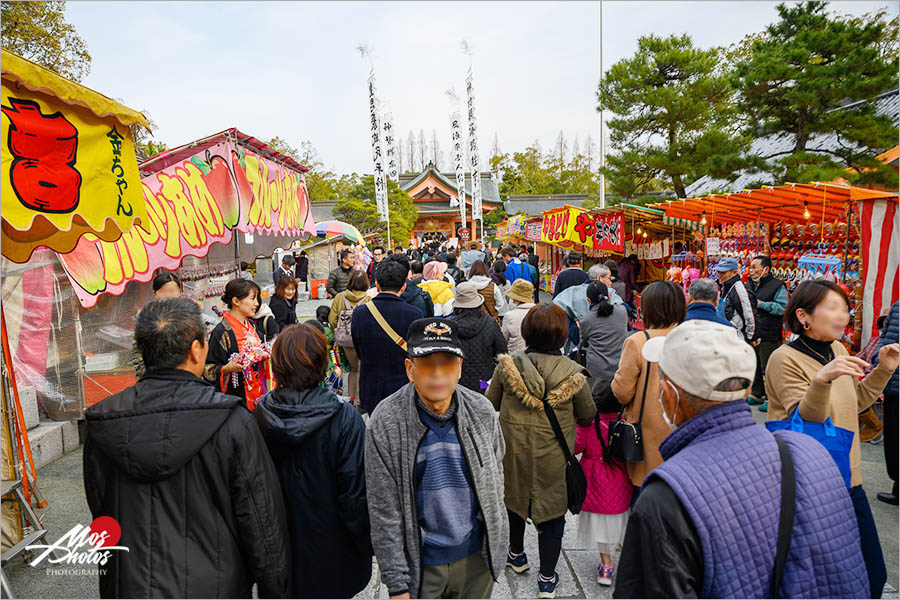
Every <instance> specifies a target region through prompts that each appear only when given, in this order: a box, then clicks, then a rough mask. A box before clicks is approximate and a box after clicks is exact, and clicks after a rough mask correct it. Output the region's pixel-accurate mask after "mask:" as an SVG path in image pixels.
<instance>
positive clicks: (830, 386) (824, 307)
mask: <svg viewBox="0 0 900 600" xmlns="http://www.w3.org/2000/svg"><path fill="white" fill-rule="evenodd" d="M784 321H785V325H786V326H787V328H788V329H789V330H790V331H791V332H793V333H795V334H797V339H795V340H794V341H792V342H791V343H789V344H785V345H783V346H781V347H780V348H778V350H776V351H775V352H773V353H772V356H771V357H770V358H769V363H768V365H767V367H766V380H765V381H766V396H767V397H768V398H769V412H768V419H769V420H770V421H780V420H786V419H788V418H789V417H790V416H791V414H793V412H794V409H796V410H798V411H799V412H800V417H801V418H803V420H804V421H815V422H819V423H821V422H823V421H825V419H826V417H831V421H832V423H834V425H835V426H836V427H843V428H844V429H849V430H850V431H852V432H853V433H854V437H853V445H852V446H851V448H850V499H851V500H852V501H853V508H854V509H855V511H856V520H857V523H858V525H859V535H860V544H861V546H862V553H863V558H864V559H865V561H866V568H867V570H868V574H869V585H870V587H871V592H872V597H873V598H880V597H881V591H882V589H883V588H884V583H885V581H886V580H887V571H886V569H885V566H884V556H883V555H882V552H881V544H880V542H879V540H878V532H877V530H876V529H875V521H874V519H873V518H872V510H871V508H870V507H869V501H868V499H867V498H866V493H865V492H864V491H863V487H862V473H861V470H860V467H861V464H862V458H861V453H860V448H859V420H858V418H857V415H858V414H859V413H860V412H862V411H864V410H866V409H867V408H869V407H870V406H871V405H872V404H874V402H875V400H876V399H877V398H878V396H880V395H881V392H882V390H884V386H885V385H887V382H888V380H889V379H890V378H891V375H892V374H893V372H894V370H896V369H897V364H898V354H900V352H898V346H897V344H888V345H886V346H884V347H883V348H882V349H881V351H880V352H879V353H878V366H877V367H876V368H875V369H873V370H872V372H871V373H869V374H868V375H867V376H866V377H865V378H862V377H863V373H864V369H866V368H868V367H869V364H868V363H866V361H864V360H863V359H861V358H858V357H856V356H849V354H848V353H847V349H846V348H844V346H843V344H841V343H840V342H839V341H838V340H840V339H841V337H843V334H844V328H845V327H847V324H848V323H849V322H850V303H849V301H848V299H847V294H846V293H845V292H844V290H843V289H841V288H840V287H839V286H838V285H836V284H834V283H832V282H830V281H804V282H803V283H801V284H800V285H798V286H797V289H795V290H794V291H793V293H791V297H790V299H789V300H788V304H787V308H786V309H785V311H784ZM860 378H862V381H860Z"/></svg>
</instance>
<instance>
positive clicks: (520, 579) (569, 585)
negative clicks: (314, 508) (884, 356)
mask: <svg viewBox="0 0 900 600" xmlns="http://www.w3.org/2000/svg"><path fill="white" fill-rule="evenodd" d="M754 414H755V415H756V416H757V418H758V419H759V420H760V421H761V420H762V414H761V413H759V412H757V411H755V410H754ZM82 447H83V446H82ZM82 447H79V449H78V450H76V451H74V452H70V453H69V454H67V455H65V456H63V457H62V458H61V459H59V460H57V461H55V462H53V463H50V464H48V465H46V466H44V467H43V468H42V469H41V470H40V471H39V472H38V483H39V485H40V488H41V491H42V492H43V494H44V496H45V498H46V499H47V500H48V501H49V504H48V506H47V508H46V509H44V510H43V511H40V514H41V519H42V521H43V523H44V526H45V527H47V528H48V530H49V539H50V540H56V539H57V538H59V537H60V536H61V535H63V534H64V533H65V532H66V531H68V530H69V529H70V528H72V527H73V526H74V525H75V524H78V523H83V524H88V523H90V522H91V515H90V511H89V510H88V506H87V501H86V500H85V497H84V488H83V484H82V460H81V452H82ZM862 455H863V456H862V458H863V480H864V481H865V482H866V491H867V492H868V495H869V501H870V503H871V504H872V512H873V513H874V515H875V521H876V523H877V524H878V531H879V535H880V537H881V544H882V548H883V549H884V554H885V561H886V563H887V566H888V586H889V587H888V588H886V589H887V590H888V593H887V594H886V595H885V597H888V598H898V595H897V593H896V589H897V588H898V557H900V552H898V518H897V517H898V511H897V508H896V507H893V506H888V505H886V504H883V503H881V502H878V501H877V500H876V499H875V493H876V492H879V491H883V490H888V489H889V488H890V486H889V480H888V478H887V474H886V473H885V469H884V455H883V449H882V447H881V446H872V445H870V444H863V447H862ZM748 460H752V457H748ZM525 550H526V552H527V553H528V556H529V559H530V561H531V565H532V567H531V570H530V571H529V572H528V573H527V574H524V575H515V574H513V573H512V572H510V571H508V570H507V572H506V573H505V574H504V575H503V577H501V578H500V581H499V583H498V584H496V585H495V586H494V594H493V597H494V598H535V597H537V591H538V589H537V582H536V579H535V578H536V577H537V566H538V565H537V560H538V552H537V534H536V533H535V530H534V528H533V527H529V528H528V529H527V534H526V537H525ZM616 559H617V556H614V560H616ZM599 560H600V558H599V554H598V553H597V552H596V551H594V550H584V549H580V548H576V547H575V518H574V517H571V515H570V516H569V519H568V521H567V523H566V532H565V537H564V538H563V555H562V556H561V557H560V561H559V566H558V571H559V574H560V586H559V588H558V589H557V596H558V597H561V598H611V597H612V588H608V587H601V586H599V585H598V584H597V583H596V568H597V563H598V562H599ZM5 570H6V573H7V576H8V577H9V581H10V584H11V585H12V589H13V592H14V593H15V594H16V595H17V596H18V597H20V598H98V597H99V590H98V586H97V580H96V578H95V577H93V576H85V575H48V574H47V573H46V568H45V565H39V566H38V567H29V566H27V565H24V564H23V563H22V561H21V560H20V559H17V560H14V561H13V562H12V563H11V564H9V565H7V566H6V567H5ZM357 598H373V599H374V598H387V590H386V589H385V588H384V586H382V585H380V581H379V577H378V575H377V570H376V571H375V575H373V577H372V581H371V582H370V583H369V586H368V587H367V588H366V589H365V590H363V592H361V593H360V594H359V595H358V596H357Z"/></svg>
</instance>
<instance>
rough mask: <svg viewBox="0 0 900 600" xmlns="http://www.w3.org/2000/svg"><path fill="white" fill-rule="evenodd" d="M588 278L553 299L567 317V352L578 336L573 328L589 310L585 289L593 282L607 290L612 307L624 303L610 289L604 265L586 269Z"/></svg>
mask: <svg viewBox="0 0 900 600" xmlns="http://www.w3.org/2000/svg"><path fill="white" fill-rule="evenodd" d="M588 277H589V279H588V280H587V281H585V282H584V283H582V284H580V285H573V286H572V287H569V288H566V289H565V290H563V291H562V292H561V293H560V294H559V295H557V296H556V297H555V298H553V303H554V304H556V305H557V306H559V307H560V308H561V309H563V310H564V311H565V313H566V316H567V317H569V325H570V327H569V331H570V336H569V341H568V342H566V348H565V351H566V352H568V351H570V350H571V349H572V346H574V345H575V344H577V343H578V337H579V336H578V334H577V329H574V328H575V323H577V322H578V321H580V320H581V319H583V318H584V317H585V315H587V314H588V310H589V309H590V302H588V296H587V289H588V286H590V285H591V284H592V283H593V282H595V281H602V282H603V284H604V285H606V287H607V288H608V297H609V303H610V304H611V305H612V306H618V305H619V304H624V303H625V301H624V300H622V298H621V297H620V296H619V295H618V294H617V293H616V291H615V290H614V289H612V287H611V286H612V273H610V270H609V267H607V266H606V265H604V264H601V263H598V264H596V265H593V266H592V267H591V268H590V269H588ZM573 329H574V332H576V333H575V336H574V337H573V335H571V334H572V333H573Z"/></svg>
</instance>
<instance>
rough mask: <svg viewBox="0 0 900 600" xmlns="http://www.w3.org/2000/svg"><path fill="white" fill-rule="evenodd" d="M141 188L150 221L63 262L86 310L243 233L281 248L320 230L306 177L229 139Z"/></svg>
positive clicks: (88, 239) (82, 245) (89, 244)
mask: <svg viewBox="0 0 900 600" xmlns="http://www.w3.org/2000/svg"><path fill="white" fill-rule="evenodd" d="M141 188H142V190H143V197H144V199H145V201H146V205H147V219H145V221H143V222H142V223H141V224H140V225H135V227H134V228H133V229H132V230H131V231H129V232H127V233H125V234H124V235H123V236H122V237H121V239H119V240H117V241H116V242H105V241H103V240H99V239H97V236H92V235H87V236H85V237H84V238H83V240H82V241H81V242H79V244H78V246H77V247H76V248H75V250H74V251H72V252H71V253H69V254H65V255H61V256H60V259H61V261H62V263H63V265H64V266H65V269H66V273H67V275H68V276H69V279H70V280H71V282H72V285H73V288H74V289H75V292H76V294H77V295H78V299H79V300H80V302H81V304H82V306H85V307H90V306H93V305H94V303H95V302H96V301H97V295H99V294H102V293H110V294H114V295H118V294H120V293H122V291H123V290H124V289H125V285H126V284H127V283H128V282H129V281H135V280H136V281H149V280H150V279H152V278H153V275H154V272H155V271H156V270H157V269H159V268H165V269H171V270H174V269H176V268H177V267H178V266H179V265H180V264H181V261H182V259H183V258H184V257H185V256H195V257H202V256H205V255H206V254H207V253H208V252H209V248H210V246H211V245H212V244H214V243H217V242H218V243H221V244H230V243H231V241H232V236H233V233H234V232H235V231H239V232H243V233H245V234H251V235H252V234H256V235H259V236H267V237H269V236H274V237H276V238H278V240H279V241H278V242H275V246H279V247H281V246H283V247H287V246H288V245H289V244H290V243H291V242H292V241H293V239H296V238H307V237H309V236H310V235H315V232H316V230H315V222H314V221H313V218H312V213H311V212H310V207H309V196H308V195H307V193H306V182H305V176H304V174H303V173H302V172H301V171H299V170H296V169H294V168H293V167H288V166H286V165H285V164H282V163H280V162H276V161H273V160H270V159H268V158H265V157H263V156H261V155H260V154H257V153H256V152H255V151H253V150H252V149H250V148H248V147H245V146H244V145H242V144H240V143H236V142H235V140H234V139H232V138H230V137H228V136H223V137H222V138H221V139H220V141H218V142H217V143H215V144H212V145H206V146H204V147H203V148H202V149H200V150H199V151H198V152H197V153H196V154H194V155H193V156H190V157H185V158H183V159H180V160H178V161H175V162H172V163H171V164H169V165H168V166H166V167H165V168H162V169H160V170H158V171H155V172H152V173H149V174H148V175H147V176H145V177H144V178H143V180H142V185H141ZM249 247H250V248H252V246H249ZM251 260H252V259H251Z"/></svg>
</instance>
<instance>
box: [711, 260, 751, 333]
mask: <svg viewBox="0 0 900 600" xmlns="http://www.w3.org/2000/svg"><path fill="white" fill-rule="evenodd" d="M716 272H717V273H718V274H719V283H720V284H721V285H722V300H723V304H722V307H723V310H724V315H723V316H724V317H725V318H726V319H728V320H729V321H731V323H733V324H734V326H735V327H737V328H738V331H740V332H741V333H742V334H744V339H745V340H747V341H748V342H751V343H753V342H755V341H756V339H757V337H759V336H758V335H757V332H756V312H755V310H756V297H755V296H754V295H753V294H752V293H751V292H750V291H749V290H748V289H747V286H745V285H744V282H743V281H741V266H740V265H739V264H738V261H736V260H735V259H733V258H731V257H725V258H723V259H721V260H720V261H719V262H718V263H717V264H716Z"/></svg>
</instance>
